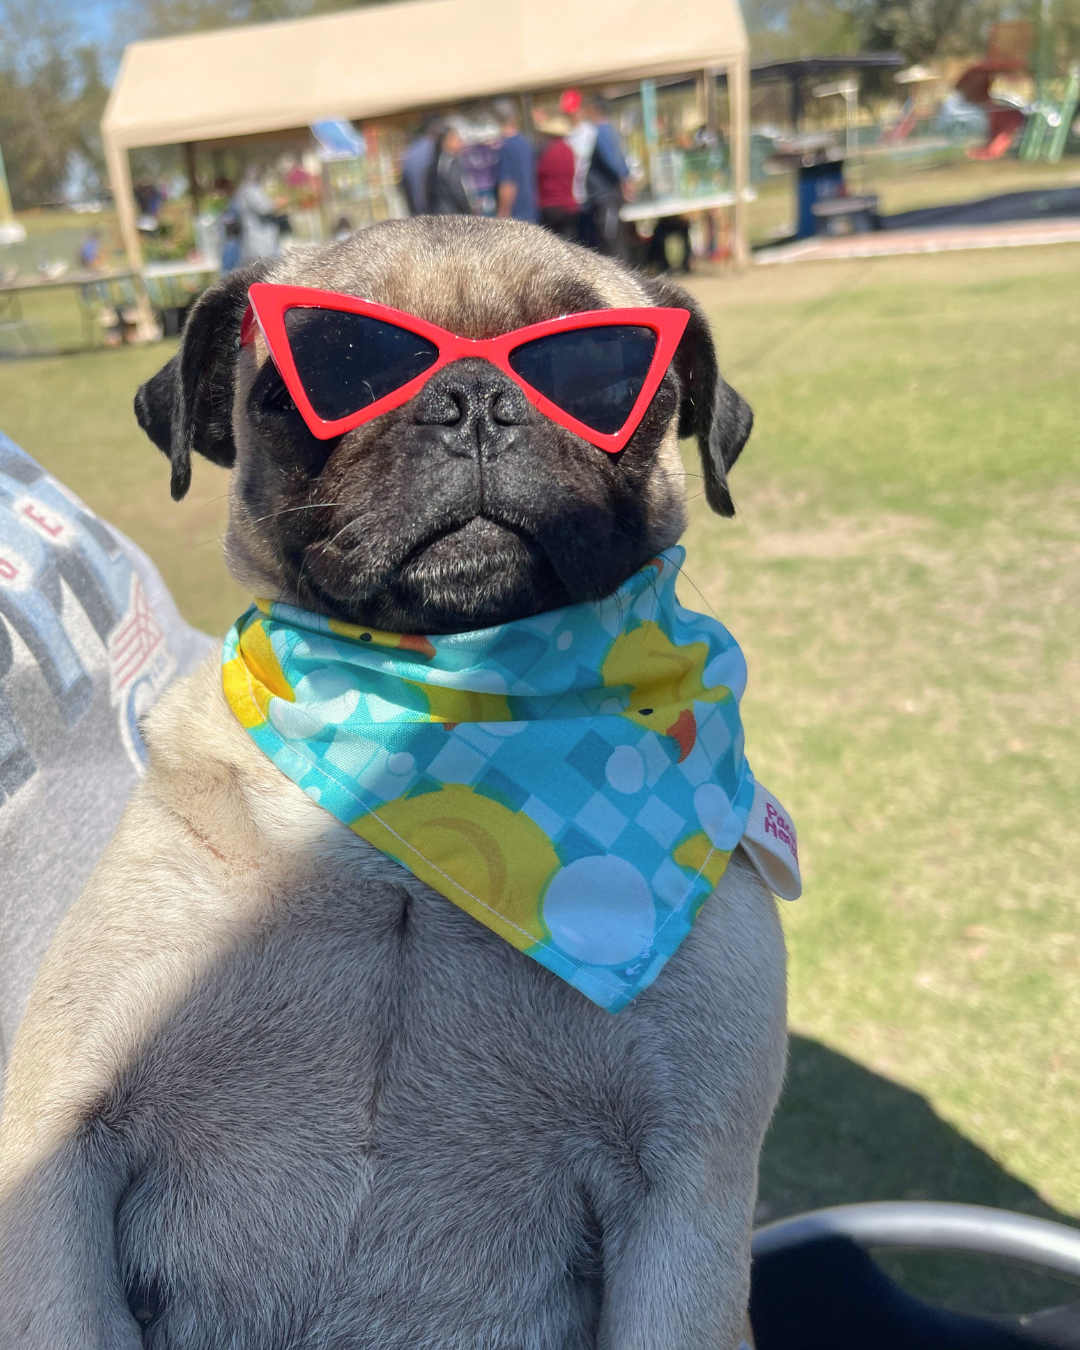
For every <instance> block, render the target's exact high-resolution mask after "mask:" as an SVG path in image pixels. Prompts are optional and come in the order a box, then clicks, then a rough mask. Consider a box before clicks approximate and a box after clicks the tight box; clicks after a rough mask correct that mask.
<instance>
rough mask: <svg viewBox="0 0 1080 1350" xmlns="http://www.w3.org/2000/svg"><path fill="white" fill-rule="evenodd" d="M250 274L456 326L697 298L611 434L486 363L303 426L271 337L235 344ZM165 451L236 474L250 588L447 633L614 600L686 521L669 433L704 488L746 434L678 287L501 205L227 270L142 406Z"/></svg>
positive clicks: (239, 548)
mask: <svg viewBox="0 0 1080 1350" xmlns="http://www.w3.org/2000/svg"><path fill="white" fill-rule="evenodd" d="M256 281H269V282H275V283H280V284H286V285H291V286H307V287H316V288H319V289H321V290H333V291H339V292H341V293H343V294H346V295H352V296H360V297H362V298H364V299H367V300H373V301H377V302H379V303H381V304H384V305H389V306H392V307H394V308H396V309H399V310H404V311H406V312H407V313H410V314H413V315H416V316H418V317H420V318H422V319H426V320H427V321H428V322H430V323H434V324H436V325H438V326H439V327H441V328H444V329H447V330H449V331H450V332H452V333H456V334H458V335H459V336H461V337H467V338H490V337H495V336H498V335H500V334H503V333H507V332H510V331H512V330H514V329H518V328H523V327H525V326H527V325H529V324H534V323H539V322H542V321H543V320H546V319H553V318H557V317H559V316H561V315H564V314H572V313H578V312H581V311H585V310H597V309H605V308H613V307H618V308H625V307H641V306H651V305H663V306H677V307H681V308H685V309H688V310H690V314H691V318H690V321H689V324H688V326H687V329H686V332H685V333H684V335H683V338H682V341H681V343H680V346H679V349H678V352H677V353H676V356H675V359H674V361H673V363H672V365H671V366H670V368H669V369H668V371H667V373H666V374H665V376H664V378H663V380H662V381H661V383H660V386H659V388H658V390H657V392H656V394H655V396H654V397H653V399H652V401H651V403H650V405H649V407H648V410H647V411H646V413H645V416H644V417H643V419H642V421H641V423H640V425H639V426H638V427H637V429H636V430H635V431H634V433H633V435H632V436H631V437H630V439H629V441H628V442H627V444H626V446H625V449H623V450H622V451H621V452H620V453H618V454H615V455H612V454H609V453H607V452H606V451H604V450H601V449H598V448H597V447H596V446H594V445H592V444H590V443H589V442H588V441H585V440H583V439H582V438H581V437H579V436H577V435H575V434H574V433H573V432H572V431H569V430H567V429H566V428H565V427H563V426H561V425H559V424H557V423H555V422H553V421H551V420H549V419H548V418H547V417H545V416H544V414H543V413H541V412H539V411H538V410H537V409H536V407H534V406H533V404H532V403H531V402H530V401H529V400H528V399H527V398H526V396H525V394H524V393H523V391H522V390H521V388H520V387H519V386H518V385H517V384H516V383H515V382H514V381H512V380H511V379H510V378H509V377H508V376H507V375H505V374H504V373H503V372H502V371H500V370H499V369H498V368H497V367H496V366H494V365H493V364H491V363H490V362H489V361H487V360H484V359H481V358H478V357H464V358H462V359H459V360H455V361H452V362H450V363H449V364H448V365H445V366H443V367H442V368H441V369H439V370H438V371H436V373H435V374H433V375H432V377H431V378H430V379H429V380H428V381H427V383H426V384H425V385H424V386H423V387H422V388H421V389H420V390H419V392H418V393H417V394H415V396H414V397H413V398H412V399H411V400H410V401H409V402H407V403H404V404H403V405H402V406H400V407H398V408H395V409H393V410H392V411H389V412H386V413H383V414H382V415H381V416H378V417H375V418H373V419H372V420H370V421H368V422H366V423H364V424H363V425H361V426H358V427H356V428H355V429H353V430H351V431H348V432H346V433H345V434H344V435H341V436H338V437H335V438H332V439H329V440H322V439H319V438H317V437H316V436H315V435H314V434H313V433H312V432H311V431H310V430H309V428H308V426H307V424H306V423H305V421H304V419H303V417H302V416H301V415H300V413H299V411H298V410H297V408H296V406H295V404H294V403H293V400H292V398H291V396H290V395H289V392H288V390H287V389H286V387H285V384H284V382H283V380H282V378H281V375H280V374H279V373H278V370H277V367H276V365H275V363H274V359H273V358H272V356H271V354H270V351H269V349H268V347H267V345H266V342H265V339H264V338H263V336H262V334H261V333H256V335H255V338H254V341H253V342H250V343H245V344H244V345H241V343H240V340H239V335H240V326H241V321H242V318H243V315H244V312H245V310H246V308H247V303H248V288H249V286H250V285H251V284H252V283H254V282H256ZM135 407H136V414H137V416H138V418H139V423H140V425H141V426H142V428H143V429H144V430H145V431H146V432H147V434H148V435H149V436H150V438H151V439H152V440H153V441H154V442H155V444H156V445H158V447H159V448H160V449H161V450H163V451H164V452H165V453H166V454H167V455H168V456H169V458H170V459H171V461H172V468H173V495H174V497H177V498H179V497H181V496H183V494H184V492H185V491H186V490H187V486H188V482H189V480H190V458H191V451H192V450H197V451H199V452H200V453H202V454H204V455H207V456H208V457H209V458H210V459H213V460H215V461H216V462H217V463H219V464H225V465H228V466H231V467H232V469H233V476H232V486H231V493H230V518H229V528H228V534H227V537H226V558H227V562H228V565H229V568H230V570H231V572H232V573H233V575H234V576H235V577H236V579H237V581H238V582H239V583H240V584H241V585H242V586H244V587H245V588H247V589H248V590H250V591H251V592H252V594H254V595H257V596H259V597H261V598H265V599H271V600H285V601H287V602H289V603H290V604H295V605H298V606H300V607H301V608H304V609H310V610H315V611H318V612H320V613H323V614H327V615H330V616H331V617H334V618H340V619H346V620H349V621H352V622H356V623H361V624H365V625H370V626H372V627H377V628H382V629H386V630H389V631H392V632H427V633H446V632H461V631H466V630H468V629H475V628H482V627H486V626H488V625H491V624H497V623H504V622H508V621H510V620H513V619H518V618H523V617H525V616H527V615H530V614H535V613H539V612H541V611H543V610H548V609H553V608H556V607H558V606H561V605H567V604H572V603H575V602H579V601H587V600H598V599H601V598H602V597H604V596H606V595H609V594H610V593H611V592H612V591H614V590H615V589H616V588H617V587H618V586H619V585H620V584H621V583H622V582H623V581H625V580H626V578H627V577H629V576H630V575H631V574H632V573H633V572H635V571H636V570H637V569H638V568H640V567H641V566H643V565H644V564H645V563H646V562H647V561H648V560H649V559H650V558H651V557H653V556H654V555H655V554H656V553H657V552H659V551H661V550H662V549H664V548H667V547H669V546H670V545H671V544H673V543H674V542H675V541H676V540H677V539H678V537H679V535H680V534H681V533H682V530H683V528H684V525H685V507H684V483H683V470H682V464H681V460H680V457H679V451H678V439H679V437H680V435H682V436H687V435H690V434H691V433H694V434H696V435H697V438H698V441H699V444H700V446H701V453H702V462H703V469H704V476H705V485H706V495H707V498H708V500H709V502H710V504H711V505H712V506H713V507H714V509H716V510H718V511H719V512H720V513H721V514H725V515H730V514H732V506H731V499H730V496H729V494H728V490H727V484H726V472H727V470H728V469H729V468H730V467H731V464H732V463H733V462H734V460H735V458H736V456H737V455H738V453H739V450H740V449H741V448H742V445H743V443H744V442H745V440H746V438H747V436H748V435H749V433H750V426H751V421H752V419H751V414H750V410H749V408H748V407H747V406H746V404H745V403H744V402H743V401H742V400H741V399H740V398H739V397H738V395H737V394H735V393H734V391H733V390H732V389H730V387H729V386H728V385H726V384H725V383H724V382H723V381H722V380H721V379H720V377H719V374H718V371H717V364H716V354H715V350H714V347H713V343H712V339H711V337H710V334H709V330H708V325H707V323H706V322H705V319H704V317H703V316H702V315H701V313H700V311H699V310H698V308H697V306H696V304H695V303H694V302H693V301H692V300H691V299H690V297H689V296H688V295H686V293H685V292H683V291H681V290H679V289H678V288H677V287H674V286H672V285H670V284H668V283H666V282H659V281H654V280H650V279H647V278H645V277H642V276H640V275H638V274H636V273H633V272H631V271H629V270H628V269H626V268H624V267H621V266H620V265H618V264H616V263H614V262H613V261H611V260H609V259H605V258H601V257H599V256H597V255H595V254H592V253H590V252H587V251H586V250H584V249H581V248H578V247H576V246H574V245H570V244H566V243H564V242H563V241H561V240H559V239H557V238H556V237H555V236H554V235H552V234H549V233H548V232H547V231H545V230H543V229H541V228H539V227H538V226H533V225H526V224H522V223H520V222H516V221H508V220H498V221H495V220H480V219H471V218H462V217H417V218H415V219H412V220H407V221H392V222H386V223H385V224H382V225H376V226H373V227H371V228H370V229H367V230H363V231H361V232H360V233H358V234H356V235H353V236H352V237H350V238H348V239H346V240H343V241H341V242H340V243H336V244H332V245H329V246H327V247H325V248H321V249H317V250H303V251H300V250H298V251H296V252H294V253H292V254H290V255H288V256H287V257H285V258H282V259H276V260H273V261H266V262H263V263H258V264H254V265H253V266H251V267H250V268H247V269H243V270H242V271H240V272H235V273H231V274H230V275H228V276H227V277H226V278H224V279H223V280H222V281H221V282H219V283H218V285H217V286H215V287H214V288H213V289H212V290H210V291H208V292H207V293H206V294H205V295H204V296H203V297H202V298H201V299H200V300H199V302H198V304H197V305H196V306H195V308H194V310H193V311H192V314H191V316H190V318H189V320H188V323H187V325H186V326H185V329H184V337H183V342H182V346H181V349H180V351H179V353H178V354H177V355H176V356H175V357H174V358H173V360H172V361H170V362H169V364H168V365H167V366H165V368H164V369H163V370H161V371H160V372H159V373H158V374H157V375H156V376H154V378H153V379H152V380H150V381H149V382H148V383H147V384H145V385H144V386H143V387H142V388H141V389H140V390H139V393H138V395H137V397H136V400H135Z"/></svg>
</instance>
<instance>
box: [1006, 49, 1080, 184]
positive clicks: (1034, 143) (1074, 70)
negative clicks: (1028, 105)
mask: <svg viewBox="0 0 1080 1350" xmlns="http://www.w3.org/2000/svg"><path fill="white" fill-rule="evenodd" d="M1078 98H1080V62H1074V63H1073V65H1072V66H1071V67H1070V69H1069V75H1068V80H1067V83H1066V85H1065V92H1064V95H1063V96H1062V99H1061V102H1060V103H1057V102H1055V101H1054V99H1053V98H1052V96H1051V93H1050V81H1049V79H1047V80H1040V81H1039V86H1038V93H1037V94H1036V97H1035V105H1034V107H1033V109H1032V112H1031V116H1030V117H1029V118H1028V124H1027V127H1026V129H1025V131H1024V139H1023V142H1022V144H1021V146H1020V155H1021V158H1022V159H1038V158H1039V157H1040V156H1042V157H1043V158H1044V159H1045V160H1046V161H1047V163H1049V164H1056V163H1057V162H1058V160H1060V159H1061V156H1062V154H1063V153H1064V151H1065V142H1066V141H1067V140H1068V138H1069V127H1070V126H1071V125H1072V120H1073V118H1074V117H1075V116H1076V105H1077V101H1078Z"/></svg>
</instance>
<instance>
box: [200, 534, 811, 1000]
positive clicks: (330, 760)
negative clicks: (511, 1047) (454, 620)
mask: <svg viewBox="0 0 1080 1350" xmlns="http://www.w3.org/2000/svg"><path fill="white" fill-rule="evenodd" d="M684 557H685V554H684V552H683V550H682V549H681V548H673V549H670V550H668V552H666V553H664V554H663V555H661V556H660V557H659V558H655V559H654V560H653V561H652V562H651V563H649V564H648V565H647V566H646V567H643V568H642V569H641V571H640V572H637V573H635V575H634V576H632V577H631V578H630V579H629V580H628V581H627V582H626V583H625V584H624V585H622V586H620V587H619V589H618V590H617V591H616V592H615V594H614V595H612V596H610V597H608V598H607V599H606V600H602V601H600V602H598V603H597V604H582V605H571V606H568V607H567V608H565V609H558V610H552V611H550V612H548V613H546V614H538V615H536V616H534V617H533V618H529V619H520V620H518V621H516V622H514V623H508V624H503V625H500V626H499V627H497V628H487V629H482V630H480V631H478V632H471V633H456V634H452V635H449V636H440V637H420V636H410V635H401V634H396V633H382V632H378V631H376V630H374V629H370V628H364V627H361V626H358V625H355V624H347V623H341V622H338V621H336V620H334V619H327V618H324V617H323V616H321V615H318V614H312V613H308V612H306V611H304V610H299V609H295V608H293V607H292V606H290V605H284V604H276V603H275V604H271V603H267V602H264V601H259V602H258V604H257V605H256V606H254V607H253V608H252V609H250V610H248V612H247V613H246V614H244V615H243V616H242V617H241V618H240V619H239V620H238V621H237V623H236V624H235V625H234V627H233V628H232V630H231V632H230V633H229V635H228V637H227V638H226V640H225V647H224V653H223V666H224V668H223V684H224V690H225V696H226V698H227V700H228V702H229V704H230V706H231V707H232V709H233V711H234V712H235V713H236V715H237V717H238V718H239V720H240V722H241V723H242V724H243V726H244V727H246V728H247V730H248V732H249V734H250V735H251V737H252V739H253V740H254V741H255V742H256V744H257V745H258V746H259V747H260V748H261V749H262V750H263V751H265V753H266V754H267V755H269V757H270V758H271V759H272V760H273V761H274V763H275V764H276V765H277V766H278V768H279V769H281V771H282V772H283V773H284V774H286V775H287V777H289V778H291V779H292V780H293V782H295V783H296V784H298V785H299V786H300V787H301V788H302V789H303V790H304V792H306V793H307V794H308V796H309V797H311V798H312V800H314V801H316V802H318V803H319V804H320V805H321V806H323V807H325V808H326V810H327V811H329V812H330V813H331V814H332V815H334V816H336V817H337V819H338V820H341V821H343V822H344V823H345V824H346V825H348V826H349V828H350V829H352V830H355V831H356V833H357V834H359V835H361V836H362V837H363V838H365V839H367V840H369V841H370V842H371V843H372V844H374V845H375V846H376V848H378V849H380V850H381V851H382V852H383V853H386V854H388V855H389V856H390V857H392V858H394V859H396V860H397V861H398V862H399V863H401V864H402V865H403V866H404V867H406V868H408V870H409V871H410V872H412V873H414V875H416V876H417V877H419V878H420V879H421V880H422V881H425V882H427V883H428V885H430V886H432V887H434V889H435V890H437V891H439V892H441V893H442V894H443V895H445V896H446V897H447V898H448V899H449V900H452V901H453V902H454V903H455V904H456V905H459V906H460V907H461V908H462V909H464V910H466V911H467V912H468V913H469V914H471V915H472V916H473V917H474V918H475V919H477V920H479V922H481V923H483V924H485V925H486V926H487V927H488V928H490V929H492V930H493V931H494V932H496V933H498V934H499V935H500V937H503V938H505V939H506V941H507V942H509V943H511V944H512V945H513V946H515V947H517V948H518V949H519V950H520V951H523V952H525V953H526V954H527V955H529V956H531V957H533V958H534V959H535V960H536V961H539V962H540V963H541V965H543V966H546V967H547V968H548V969H549V970H552V971H554V972H555V974H557V975H559V976H561V977H562V978H563V979H564V980H566V981H568V982H569V983H570V984H572V985H573V986H574V987H575V988H576V989H579V990H580V991H581V992H582V993H583V994H585V995H586V997H588V998H590V999H591V1000H592V1001H593V1002H594V1003H598V1004H599V1005H600V1006H601V1007H603V1008H606V1009H607V1010H608V1011H609V1012H618V1011H619V1009H620V1008H623V1007H625V1005H626V1004H627V1003H629V1002H630V1000H631V999H633V998H634V997H635V995H637V994H638V993H640V992H641V990H642V989H644V988H646V987H647V986H648V985H649V984H651V983H652V981H653V980H655V979H656V977H657V975H658V974H659V972H660V970H661V969H662V967H663V965H664V963H665V962H666V961H667V960H668V958H669V957H670V956H671V955H672V953H673V952H674V951H675V949H676V948H677V947H678V945H679V943H680V942H681V941H682V940H683V938H684V937H685V936H686V934H687V933H688V932H689V931H690V927H691V925H692V924H693V922H694V918H695V916H696V915H697V912H698V910H699V909H700V907H701V905H702V904H703V902H704V901H705V900H706V899H707V898H708V896H709V895H710V894H711V893H712V891H713V889H714V888H715V886H716V884H717V882H718V881H719V880H720V877H721V876H722V875H723V873H724V869H725V868H726V866H727V862H728V859H729V857H730V856H731V852H732V850H733V849H734V848H735V846H736V845H737V844H738V843H739V841H740V840H741V839H742V838H743V836H744V833H745V832H746V829H747V821H748V817H750V815H751V811H752V809H753V811H754V812H755V813H756V814H758V815H761V816H762V820H763V821H764V820H766V818H767V815H766V807H768V811H771V812H772V816H771V818H770V819H771V823H772V831H771V834H772V836H775V837H776V838H777V839H779V837H780V835H782V834H784V833H785V832H787V833H788V834H789V836H790V837H789V838H786V839H785V840H784V841H783V846H782V848H781V853H783V854H784V855H785V856H784V861H785V862H787V854H790V855H791V858H792V859H793V858H794V856H795V841H794V831H793V830H792V829H791V827H790V824H789V822H788V821H787V819H786V817H785V816H784V815H783V813H782V811H781V810H780V808H779V806H778V804H777V803H775V801H774V799H772V798H768V803H766V802H765V801H764V798H763V797H762V792H761V789H758V794H757V798H756V797H755V786H756V785H755V782H754V778H753V775H752V774H751V772H750V766H749V765H748V764H747V762H746V757H745V755H744V754H743V730H742V722H741V720H740V718H739V698H740V697H741V695H742V691H743V688H744V687H745V683H746V663H745V661H744V659H743V655H742V652H741V651H740V650H739V647H738V644H737V643H736V642H735V640H734V638H733V637H732V636H731V634H730V633H728V632H727V630H726V629H725V628H724V627H722V625H721V624H719V623H717V622H716V620H714V619H710V618H707V617H706V616H704V615H702V614H696V613H693V612H691V611H689V610H685V609H683V608H682V606H681V605H680V604H679V603H678V601H677V599H676V598H675V578H676V575H677V573H678V571H679V568H680V567H681V565H682V562H683V558H684ZM764 797H768V794H764ZM769 803H772V805H769ZM777 821H779V822H780V825H779V826H778V825H777ZM763 830H765V832H767V827H765V826H763ZM760 832H761V831H759V833H760ZM768 847H769V845H768V844H767V845H766V848H768ZM774 851H775V850H774ZM758 865H759V868H760V870H762V871H763V874H765V872H766V868H763V867H761V864H760V863H759V864H758ZM795 870H796V872H797V866H796V869H795ZM781 871H783V869H781ZM788 871H789V872H790V867H789V868H788ZM766 879H767V880H770V878H769V877H768V876H766ZM771 884H773V885H774V889H776V890H778V893H781V894H783V893H785V891H784V885H785V880H784V876H781V879H780V883H779V885H777V884H776V883H775V881H772V883H771ZM787 884H788V885H790V884H791V883H790V882H788V883H787Z"/></svg>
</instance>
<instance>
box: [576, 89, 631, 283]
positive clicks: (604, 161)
mask: <svg viewBox="0 0 1080 1350" xmlns="http://www.w3.org/2000/svg"><path fill="white" fill-rule="evenodd" d="M586 111H587V113H588V114H589V116H590V117H591V119H592V123H593V125H594V126H595V128H596V137H595V139H594V141H593V151H592V156H591V158H590V160H589V168H588V172H587V173H586V175H585V196H586V201H587V203H588V209H589V212H590V214H591V216H592V235H593V247H594V248H596V249H597V250H598V251H599V252H600V253H604V254H606V255H607V256H608V257H611V258H619V259H621V260H622V261H625V260H626V245H625V241H624V239H623V232H622V223H621V221H620V219H619V209H620V208H621V206H622V204H623V202H624V201H625V200H626V195H627V188H628V186H629V179H630V170H629V167H628V166H627V163H626V159H625V157H624V155H623V151H622V145H621V143H620V140H619V133H618V130H617V129H616V128H615V126H614V125H613V124H612V122H611V120H610V119H609V117H608V115H607V106H606V103H605V101H604V100H603V99H602V98H601V97H600V96H599V95H594V96H593V97H592V98H591V99H590V100H589V102H588V104H587V105H586Z"/></svg>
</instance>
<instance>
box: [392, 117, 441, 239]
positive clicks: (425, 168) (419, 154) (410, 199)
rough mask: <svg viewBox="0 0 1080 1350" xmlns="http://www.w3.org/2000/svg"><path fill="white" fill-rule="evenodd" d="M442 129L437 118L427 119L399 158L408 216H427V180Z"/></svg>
mask: <svg viewBox="0 0 1080 1350" xmlns="http://www.w3.org/2000/svg"><path fill="white" fill-rule="evenodd" d="M442 129H443V128H442V125H441V123H440V122H439V120H438V119H437V118H435V117H429V118H428V119H427V121H426V122H425V123H424V126H423V129H422V130H421V132H420V135H419V136H417V138H416V140H414V141H413V143H412V144H411V145H410V146H409V148H408V149H407V150H406V151H405V153H404V155H402V157H401V189H402V191H403V192H404V193H405V201H406V204H407V205H408V208H409V214H410V215H413V216H425V215H427V211H428V179H429V178H430V177H431V166H432V164H433V163H434V160H435V142H436V140H437V139H438V137H439V134H440V132H441V131H442Z"/></svg>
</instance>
